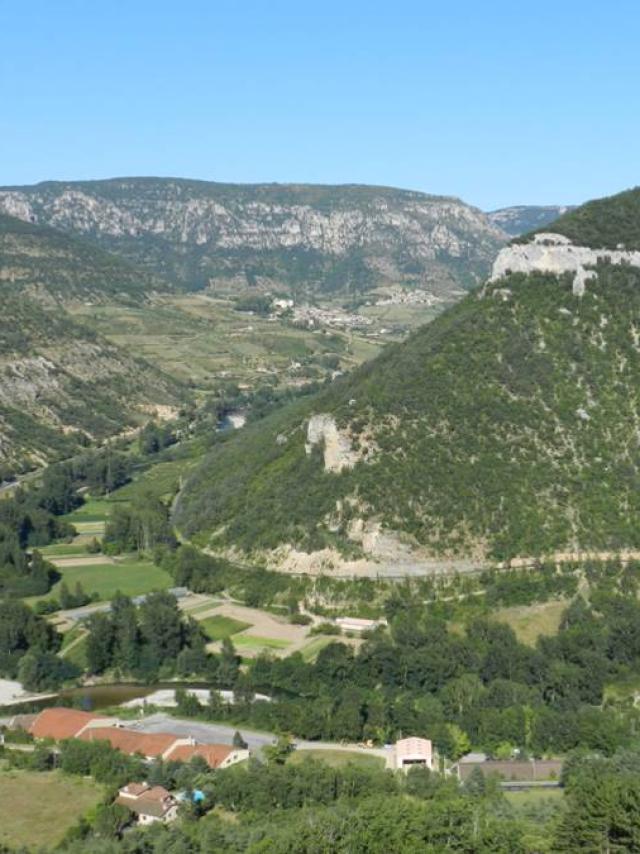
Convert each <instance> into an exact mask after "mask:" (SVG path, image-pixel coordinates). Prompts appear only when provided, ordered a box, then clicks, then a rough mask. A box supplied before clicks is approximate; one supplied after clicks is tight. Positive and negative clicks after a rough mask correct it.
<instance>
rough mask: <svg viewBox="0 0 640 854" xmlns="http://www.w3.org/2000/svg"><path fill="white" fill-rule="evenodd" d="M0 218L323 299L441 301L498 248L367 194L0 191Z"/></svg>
mask: <svg viewBox="0 0 640 854" xmlns="http://www.w3.org/2000/svg"><path fill="white" fill-rule="evenodd" d="M0 211H3V212H5V213H8V214H11V215H12V216H15V217H18V218H20V219H22V220H26V221H29V222H32V223H38V224H46V225H50V226H53V227H55V228H57V229H60V230H63V231H66V232H71V233H73V234H77V235H89V236H91V237H93V238H94V239H95V240H97V241H98V242H99V243H101V244H102V245H103V246H104V247H105V248H108V249H109V250H111V251H114V252H118V253H120V254H122V255H124V256H125V257H127V258H128V259H129V260H131V261H134V262H136V263H138V264H140V263H142V264H143V265H144V266H145V267H146V268H147V269H148V270H152V271H154V272H156V273H158V272H159V273H161V274H163V275H172V276H173V278H174V279H178V280H181V282H182V283H186V284H189V285H202V284H213V285H216V284H217V283H220V282H222V281H225V282H227V283H228V281H229V280H230V279H233V277H236V276H240V277H241V278H242V277H244V278H245V279H246V280H247V281H249V283H251V284H255V283H256V279H258V280H259V281H258V284H260V280H262V279H264V280H266V281H267V283H271V284H278V283H279V284H281V285H285V286H286V285H288V286H292V285H296V286H297V287H298V288H299V287H304V288H305V289H314V290H322V289H323V288H330V289H331V290H332V291H333V292H335V291H340V290H349V289H351V290H353V288H354V287H355V286H357V289H358V290H360V291H362V290H367V289H369V288H371V287H375V286H376V284H378V283H380V282H381V281H384V282H389V281H393V282H396V283H397V282H400V281H408V282H412V283H414V284H417V285H429V287H430V288H432V289H435V290H438V289H439V288H444V289H445V290H448V291H450V290H451V289H453V288H454V287H456V286H457V287H460V286H461V285H462V286H469V285H472V284H474V283H476V282H479V281H481V280H482V278H484V277H485V276H486V274H487V273H488V271H489V269H490V265H491V262H492V260H493V258H494V257H495V254H496V252H497V250H498V248H499V247H500V246H501V245H503V243H504V241H505V235H504V233H503V232H502V231H500V230H499V229H497V228H495V227H494V226H493V225H492V224H491V223H490V222H489V221H488V220H487V218H486V216H485V214H483V213H482V212H481V211H479V210H477V209H475V208H473V207H470V206H469V205H466V204H464V203H463V202H461V201H460V200H458V199H454V198H447V197H436V196H428V195H426V194H423V193H414V192H409V191H402V190H393V189H389V188H378V187H358V186H352V187H314V186H304V185H295V186H294V185H291V186H289V185H228V184H212V183H206V182H199V181H180V180H175V179H121V180H114V181H96V182H84V183H68V184H63V183H47V184H42V185H37V186H34V187H21V188H7V189H4V190H0ZM259 261H260V262H261V263H258V262H259Z"/></svg>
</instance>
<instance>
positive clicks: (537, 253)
mask: <svg viewBox="0 0 640 854" xmlns="http://www.w3.org/2000/svg"><path fill="white" fill-rule="evenodd" d="M602 261H608V262H609V263H611V264H631V265H633V266H635V267H640V252H638V251H627V250H625V249H624V248H623V247H622V246H621V247H620V249H591V248H590V247H588V246H574V245H573V243H572V242H571V240H569V238H568V237H565V236H564V235H563V234H553V233H552V232H539V233H537V234H534V235H533V237H532V241H531V243H513V244H511V246H507V247H505V248H504V249H502V250H501V251H500V253H499V254H498V257H497V258H496V260H495V261H494V264H493V270H492V272H491V281H492V282H495V281H497V280H498V279H501V278H503V277H504V276H508V275H509V274H510V273H533V272H540V273H553V274H555V275H562V274H564V273H571V274H572V275H573V293H574V295H575V296H582V295H583V294H584V292H585V288H586V283H587V282H588V281H589V279H593V278H595V276H596V272H595V267H596V266H597V264H598V263H599V262H602Z"/></svg>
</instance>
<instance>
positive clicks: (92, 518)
mask: <svg viewBox="0 0 640 854" xmlns="http://www.w3.org/2000/svg"><path fill="white" fill-rule="evenodd" d="M110 512H111V504H110V502H109V500H108V499H106V498H89V499H88V500H87V501H85V503H84V504H83V505H82V506H81V507H78V509H77V510H74V511H73V513H68V514H67V515H66V516H64V517H63V518H64V519H65V520H66V521H67V522H71V524H72V525H75V524H76V523H83V522H104V520H105V519H106V518H107V516H108V515H109V513H110Z"/></svg>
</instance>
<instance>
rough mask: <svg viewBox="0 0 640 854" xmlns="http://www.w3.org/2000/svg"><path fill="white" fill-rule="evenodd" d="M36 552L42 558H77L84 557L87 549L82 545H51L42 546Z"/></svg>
mask: <svg viewBox="0 0 640 854" xmlns="http://www.w3.org/2000/svg"><path fill="white" fill-rule="evenodd" d="M38 551H39V552H40V553H41V554H42V556H43V557H49V558H50V557H78V556H79V555H86V554H87V548H86V545H85V544H84V543H53V545H50V546H42V547H41V548H40V547H39V548H38Z"/></svg>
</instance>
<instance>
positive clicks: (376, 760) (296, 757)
mask: <svg viewBox="0 0 640 854" xmlns="http://www.w3.org/2000/svg"><path fill="white" fill-rule="evenodd" d="M306 759H315V760H317V761H319V762H326V763H327V765H331V767H332V768H344V766H345V765H361V766H365V767H367V768H382V767H383V766H384V759H383V758H382V757H381V756H367V754H366V753H356V752H354V751H350V750H294V751H293V753H292V754H291V756H290V758H289V762H290V763H291V764H292V765H299V764H300V763H301V762H304V761H305V760H306Z"/></svg>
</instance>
